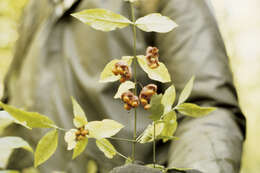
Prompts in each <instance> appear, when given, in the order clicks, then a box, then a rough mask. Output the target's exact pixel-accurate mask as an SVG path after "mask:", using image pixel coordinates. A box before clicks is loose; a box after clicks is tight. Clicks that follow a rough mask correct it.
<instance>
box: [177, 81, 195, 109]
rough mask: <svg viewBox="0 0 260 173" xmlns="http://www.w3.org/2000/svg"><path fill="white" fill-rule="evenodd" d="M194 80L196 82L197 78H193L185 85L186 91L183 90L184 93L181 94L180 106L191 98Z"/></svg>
mask: <svg viewBox="0 0 260 173" xmlns="http://www.w3.org/2000/svg"><path fill="white" fill-rule="evenodd" d="M194 80H195V77H194V76H192V78H191V79H190V80H189V82H188V83H187V84H186V85H185V87H184V89H183V90H182V92H181V94H180V97H179V101H178V105H180V104H182V103H184V102H185V101H186V100H187V99H188V97H189V96H190V94H191V91H192V88H193V83H194Z"/></svg>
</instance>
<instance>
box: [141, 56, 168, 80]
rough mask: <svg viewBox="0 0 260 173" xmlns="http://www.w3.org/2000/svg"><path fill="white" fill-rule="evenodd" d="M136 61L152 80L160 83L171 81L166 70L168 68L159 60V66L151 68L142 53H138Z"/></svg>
mask: <svg viewBox="0 0 260 173" xmlns="http://www.w3.org/2000/svg"><path fill="white" fill-rule="evenodd" d="M137 59H138V63H139V65H140V66H141V68H142V69H143V70H144V71H145V72H146V73H147V74H148V77H149V78H150V79H152V80H156V81H159V82H162V83H167V82H170V81H171V77H170V74H169V72H168V69H167V68H166V66H165V65H164V64H163V63H161V62H159V67H157V68H155V69H151V68H150V67H149V66H148V64H147V61H146V58H145V56H144V55H138V56H137Z"/></svg>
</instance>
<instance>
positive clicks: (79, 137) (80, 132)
mask: <svg viewBox="0 0 260 173" xmlns="http://www.w3.org/2000/svg"><path fill="white" fill-rule="evenodd" d="M75 134H76V140H77V141H80V140H83V139H85V137H86V136H87V135H88V134H89V131H88V130H86V129H85V128H84V127H81V128H78V131H76V133H75Z"/></svg>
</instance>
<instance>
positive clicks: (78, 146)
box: [72, 138, 88, 159]
mask: <svg viewBox="0 0 260 173" xmlns="http://www.w3.org/2000/svg"><path fill="white" fill-rule="evenodd" d="M87 145H88V138H84V139H83V140H80V141H78V142H77V144H76V147H75V148H74V150H73V156H72V159H75V158H76V157H78V156H79V155H80V154H81V153H82V152H83V151H84V150H85V148H86V147H87Z"/></svg>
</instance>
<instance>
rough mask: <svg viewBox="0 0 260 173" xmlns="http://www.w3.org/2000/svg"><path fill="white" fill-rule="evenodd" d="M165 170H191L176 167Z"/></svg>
mask: <svg viewBox="0 0 260 173" xmlns="http://www.w3.org/2000/svg"><path fill="white" fill-rule="evenodd" d="M167 170H174V171H181V172H183V171H188V170H192V169H191V168H177V167H170V168H167Z"/></svg>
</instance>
